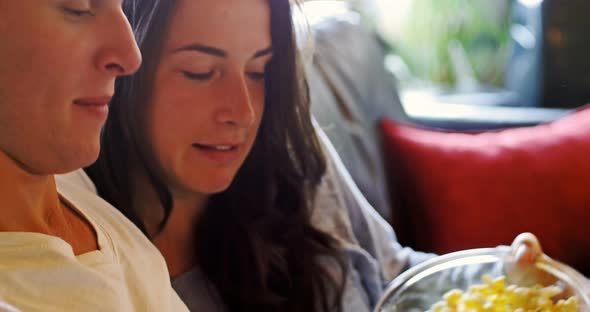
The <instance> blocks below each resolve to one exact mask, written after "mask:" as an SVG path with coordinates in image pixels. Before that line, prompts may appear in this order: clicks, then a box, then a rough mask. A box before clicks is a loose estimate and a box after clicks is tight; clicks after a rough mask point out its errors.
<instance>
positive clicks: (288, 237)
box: [87, 0, 346, 311]
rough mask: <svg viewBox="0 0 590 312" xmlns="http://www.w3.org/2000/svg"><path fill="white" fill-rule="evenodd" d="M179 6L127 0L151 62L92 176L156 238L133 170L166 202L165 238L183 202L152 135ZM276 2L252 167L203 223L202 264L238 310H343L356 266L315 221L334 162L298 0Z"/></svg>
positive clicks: (127, 86)
mask: <svg viewBox="0 0 590 312" xmlns="http://www.w3.org/2000/svg"><path fill="white" fill-rule="evenodd" d="M200 1H215V0H200ZM175 2H176V1H172V0H141V1H137V0H136V1H130V0H129V1H125V4H124V9H125V12H126V14H127V15H128V17H129V19H130V22H131V24H132V27H133V29H134V31H135V34H136V39H137V41H138V44H139V46H140V49H141V52H142V55H143V59H144V63H143V65H142V67H141V68H140V70H139V72H138V73H137V74H136V75H134V76H132V77H124V78H121V79H119V80H118V81H117V91H116V95H115V97H114V99H113V102H112V103H111V113H110V117H109V120H108V121H107V123H106V125H105V128H104V130H103V133H102V150H101V153H100V157H99V159H98V161H97V162H96V163H95V164H94V165H92V166H91V167H89V168H87V172H88V174H89V175H90V177H91V179H92V180H93V181H94V183H95V184H96V187H97V189H98V192H99V194H100V195H101V196H102V197H103V198H105V199H106V200H107V201H109V202H110V203H111V204H112V205H113V206H115V207H117V208H118V209H119V210H121V211H122V212H123V213H124V214H125V215H126V216H127V217H128V218H129V219H130V220H131V221H133V222H134V223H135V224H136V225H137V226H138V227H139V228H140V229H141V230H142V231H144V233H146V235H147V234H148V233H147V231H146V225H145V224H144V222H143V221H142V219H141V218H140V216H141V215H142V214H141V212H138V211H135V210H134V208H133V207H134V202H133V199H134V198H135V196H138V194H133V177H132V176H131V175H132V171H131V170H130V169H131V168H135V169H136V170H141V171H143V173H145V175H146V176H147V177H148V179H149V181H150V182H151V185H152V186H153V188H154V190H155V191H156V193H157V194H158V196H159V198H160V201H161V207H162V209H163V211H164V216H165V217H164V218H163V220H162V221H161V224H160V230H161V229H162V228H163V227H164V226H165V225H166V222H167V219H168V217H169V215H170V213H171V211H172V207H173V199H172V196H171V194H170V191H169V189H168V188H167V186H166V184H165V183H164V181H163V179H162V175H161V169H160V167H159V166H158V164H157V162H156V161H155V157H154V152H153V151H152V150H151V147H150V144H149V142H148V141H147V140H148V139H147V138H146V135H145V133H147V131H145V129H146V127H147V125H146V118H145V114H146V106H147V104H148V103H149V98H150V96H151V94H150V90H151V89H152V85H153V80H154V79H153V77H154V73H155V70H156V66H157V65H158V60H159V57H160V53H161V46H162V44H163V42H164V39H165V36H166V34H167V32H168V29H167V26H168V25H169V24H170V18H171V16H172V14H173V12H174V9H175ZM268 3H269V6H270V10H271V39H272V46H273V55H274V56H273V59H272V60H271V61H270V63H269V65H268V66H267V69H266V77H267V78H266V106H265V112H264V116H263V118H262V122H261V126H260V129H259V132H258V136H257V138H256V141H255V143H254V146H253V148H252V151H251V153H250V154H249V155H248V157H247V158H246V161H245V163H244V165H243V166H242V167H241V168H240V170H239V172H238V173H237V175H236V177H235V179H234V181H233V182H232V184H231V185H230V187H229V188H228V189H227V190H226V191H224V192H222V193H220V194H216V195H214V196H212V197H211V199H210V201H209V203H208V205H207V207H206V208H205V211H204V212H203V215H202V217H201V218H200V220H199V224H198V225H197V231H198V233H197V240H198V242H197V245H196V246H195V252H196V255H197V261H198V263H199V266H200V269H201V270H202V272H203V274H204V275H205V276H206V277H207V278H208V280H209V281H210V282H211V283H212V284H213V286H214V287H215V289H216V290H217V291H218V292H219V294H220V296H221V299H222V301H223V303H224V304H225V305H226V306H227V307H228V308H229V310H230V311H340V310H341V309H342V307H341V299H342V294H343V288H344V283H345V280H346V263H345V262H344V260H343V257H342V254H341V252H340V249H339V248H338V246H337V243H336V242H335V240H334V239H333V238H331V236H329V235H327V234H325V233H323V232H321V231H319V230H317V229H315V228H314V227H313V226H312V224H311V220H310V219H311V216H310V215H311V209H312V207H311V206H312V202H313V199H314V197H315V193H316V191H315V190H316V189H317V187H318V185H319V183H320V181H321V178H322V176H323V175H324V173H325V171H326V162H325V159H324V156H323V153H322V151H321V147H320V144H319V142H318V139H317V137H316V135H315V132H314V129H313V127H312V124H311V119H310V116H311V115H310V111H309V101H308V96H307V94H308V89H307V85H306V83H305V81H304V80H303V79H301V77H302V76H301V75H300V73H301V67H300V66H299V63H298V58H297V52H296V45H295V38H294V32H293V25H292V22H291V21H292V19H291V7H290V5H289V1H288V0H269V1H268ZM326 264H329V265H326Z"/></svg>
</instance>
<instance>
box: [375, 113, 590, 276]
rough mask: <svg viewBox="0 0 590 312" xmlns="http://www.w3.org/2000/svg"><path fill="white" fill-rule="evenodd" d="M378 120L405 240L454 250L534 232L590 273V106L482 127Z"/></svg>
mask: <svg viewBox="0 0 590 312" xmlns="http://www.w3.org/2000/svg"><path fill="white" fill-rule="evenodd" d="M380 126H381V130H382V134H383V142H384V150H385V162H386V164H387V165H388V170H389V177H390V182H392V183H391V185H392V190H391V192H392V194H393V196H392V197H393V198H395V199H396V200H394V205H395V204H397V205H398V206H397V207H394V227H395V228H396V231H399V233H398V235H399V236H400V240H402V242H403V241H404V240H405V242H408V243H410V244H411V245H413V246H414V247H416V248H417V249H418V250H423V251H432V252H436V253H446V252H450V251H455V250H459V249H466V248H475V247H487V246H495V245H499V244H510V242H511V241H512V239H513V238H514V237H515V236H516V235H517V234H518V233H521V232H524V231H530V232H532V233H534V234H536V235H537V236H538V237H539V239H540V240H541V244H542V246H543V248H544V250H545V251H546V253H547V254H549V255H550V256H552V257H554V258H557V259H560V260H562V261H565V262H566V263H569V264H570V265H572V266H574V267H576V268H578V269H581V270H582V271H584V272H590V267H589V266H590V109H588V108H587V109H582V110H579V111H577V112H575V113H573V114H570V115H568V116H565V117H563V118H561V119H559V120H557V121H555V122H552V123H549V124H544V125H539V126H534V127H526V128H515V129H507V130H503V131H499V132H483V133H478V134H467V133H449V132H440V131H434V130H425V129H419V128H414V127H408V126H402V125H399V124H396V123H394V122H393V121H391V120H383V121H382V122H381V124H380Z"/></svg>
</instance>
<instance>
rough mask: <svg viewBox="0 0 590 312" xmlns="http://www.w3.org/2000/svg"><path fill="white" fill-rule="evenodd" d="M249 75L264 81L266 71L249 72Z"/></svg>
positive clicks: (256, 79) (251, 77) (255, 79)
mask: <svg viewBox="0 0 590 312" xmlns="http://www.w3.org/2000/svg"><path fill="white" fill-rule="evenodd" d="M248 77H250V79H252V80H254V81H264V78H266V75H265V73H264V72H249V73H248Z"/></svg>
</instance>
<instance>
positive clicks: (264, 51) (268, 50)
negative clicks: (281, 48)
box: [252, 47, 273, 59]
mask: <svg viewBox="0 0 590 312" xmlns="http://www.w3.org/2000/svg"><path fill="white" fill-rule="evenodd" d="M272 52H273V50H272V47H268V48H266V49H262V50H260V51H256V53H254V56H253V57H252V59H256V58H259V57H263V56H265V55H268V54H272Z"/></svg>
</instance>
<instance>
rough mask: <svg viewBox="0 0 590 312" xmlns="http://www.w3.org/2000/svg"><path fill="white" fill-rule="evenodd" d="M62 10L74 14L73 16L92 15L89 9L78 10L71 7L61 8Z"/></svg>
mask: <svg viewBox="0 0 590 312" xmlns="http://www.w3.org/2000/svg"><path fill="white" fill-rule="evenodd" d="M63 10H64V11H65V12H66V13H67V14H69V15H72V16H75V17H81V16H94V13H92V11H90V10H78V9H72V8H63Z"/></svg>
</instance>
